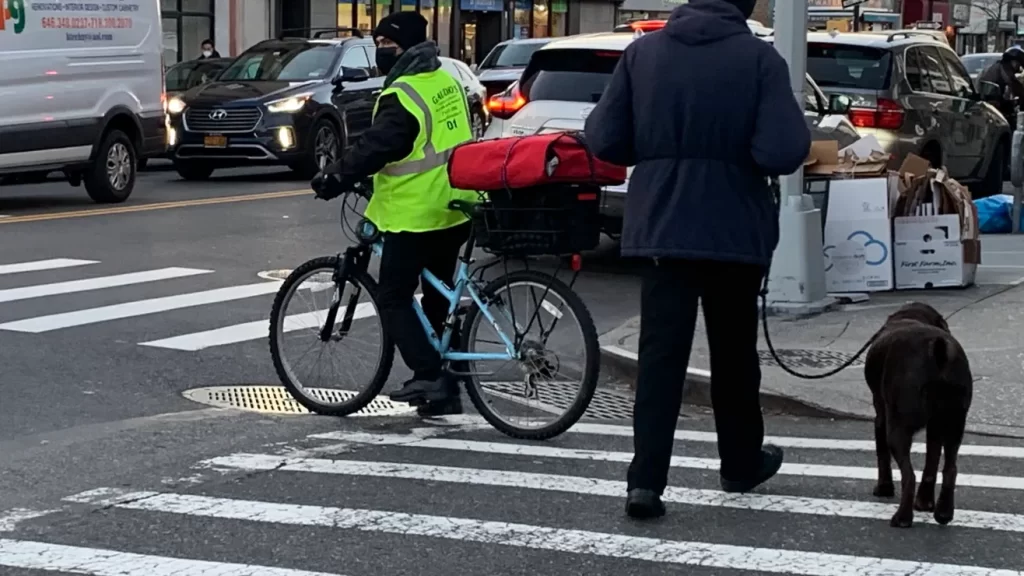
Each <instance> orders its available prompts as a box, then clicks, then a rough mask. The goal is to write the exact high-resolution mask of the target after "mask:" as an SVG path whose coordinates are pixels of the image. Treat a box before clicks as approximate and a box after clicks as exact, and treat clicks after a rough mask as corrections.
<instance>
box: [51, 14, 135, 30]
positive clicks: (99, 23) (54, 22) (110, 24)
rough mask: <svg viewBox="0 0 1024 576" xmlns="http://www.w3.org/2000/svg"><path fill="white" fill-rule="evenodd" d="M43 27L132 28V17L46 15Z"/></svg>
mask: <svg viewBox="0 0 1024 576" xmlns="http://www.w3.org/2000/svg"><path fill="white" fill-rule="evenodd" d="M42 23H43V28H78V29H88V28H98V29H109V28H131V27H132V19H131V18H113V17H111V18H91V17H83V18H74V17H56V16H46V17H44V18H43V19H42Z"/></svg>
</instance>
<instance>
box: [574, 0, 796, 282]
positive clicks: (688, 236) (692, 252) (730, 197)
mask: <svg viewBox="0 0 1024 576" xmlns="http://www.w3.org/2000/svg"><path fill="white" fill-rule="evenodd" d="M585 130H586V132H585V134H586V141H587V143H588V144H589V145H590V146H591V147H592V149H593V151H594V153H595V154H596V155H597V156H598V157H599V158H601V159H603V160H606V161H608V162H613V163H617V164H621V165H626V166H635V168H634V170H633V173H632V175H631V177H630V181H629V191H628V193H627V196H626V207H625V219H624V222H623V231H622V254H623V256H636V257H665V258H685V259H693V260H713V261H726V262H743V263H750V264H758V265H762V266H763V265H767V264H768V263H769V262H770V259H771V256H772V252H773V251H774V249H775V246H776V245H777V244H778V238H779V225H778V217H777V215H776V212H775V209H774V206H773V198H772V194H771V192H770V189H769V187H768V183H767V180H766V177H767V176H777V175H782V174H791V173H793V172H795V171H796V170H797V169H798V168H800V167H801V166H802V164H803V161H804V160H805V159H806V158H807V154H808V152H809V150H810V133H809V130H808V127H807V123H806V121H805V120H804V116H803V110H802V108H801V106H800V105H799V104H798V103H797V101H796V98H795V96H794V94H793V90H792V88H791V86H790V81H789V69H788V67H787V66H786V62H785V61H784V60H783V59H782V57H781V56H780V55H779V53H778V52H777V51H776V50H775V48H774V47H773V46H772V45H771V44H769V43H767V42H764V41H763V40H760V39H758V38H757V37H755V36H753V34H752V33H751V32H750V29H749V27H748V26H747V23H746V19H745V18H744V17H743V15H742V14H741V13H740V11H739V9H738V8H736V7H735V6H733V5H732V4H729V3H727V2H724V1H722V0H691V1H690V3H689V4H686V5H683V6H680V7H678V8H676V9H675V10H674V11H673V12H672V15H671V17H670V18H669V21H668V23H667V24H666V26H665V28H664V29H663V30H661V31H657V32H653V33H649V34H647V35H644V36H642V37H640V38H638V39H637V40H636V41H634V42H633V43H631V44H630V45H629V46H628V47H627V48H626V51H625V53H624V54H623V56H622V58H621V59H620V60H619V63H618V66H617V68H616V69H615V72H614V74H613V76H612V78H611V80H610V82H609V85H608V88H607V89H606V90H605V92H604V95H603V96H602V97H601V101H600V102H599V103H598V104H597V107H596V108H595V109H594V110H593V112H591V114H590V116H589V117H588V118H587V121H586V128H585Z"/></svg>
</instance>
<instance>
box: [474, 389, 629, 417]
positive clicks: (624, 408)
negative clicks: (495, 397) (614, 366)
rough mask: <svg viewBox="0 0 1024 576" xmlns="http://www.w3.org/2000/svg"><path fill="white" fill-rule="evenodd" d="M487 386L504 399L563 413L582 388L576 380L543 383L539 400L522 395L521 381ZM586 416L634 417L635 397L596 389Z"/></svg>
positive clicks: (538, 392) (538, 395) (538, 390)
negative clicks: (541, 405) (527, 398)
mask: <svg viewBox="0 0 1024 576" xmlns="http://www.w3.org/2000/svg"><path fill="white" fill-rule="evenodd" d="M483 386H484V389H487V390H493V391H495V392H497V393H499V394H501V397H502V398H503V399H505V400H509V401H511V402H517V403H520V404H523V405H524V406H536V405H537V404H544V405H547V406H550V407H551V408H553V409H554V410H557V411H558V412H560V413H561V412H564V411H565V410H567V409H568V408H569V406H571V405H572V402H573V400H574V399H575V398H576V393H577V392H578V391H579V383H577V382H544V383H542V384H539V385H538V386H537V399H535V400H530V401H527V400H526V399H525V398H522V395H523V383H522V382H484V383H483ZM584 417H585V418H593V419H595V420H631V419H632V418H633V399H632V398H629V397H627V396H622V395H620V394H616V393H614V392H608V391H605V390H601V389H600V388H598V389H597V391H596V392H594V398H593V399H592V400H591V401H590V406H588V407H587V411H586V413H585V414H584Z"/></svg>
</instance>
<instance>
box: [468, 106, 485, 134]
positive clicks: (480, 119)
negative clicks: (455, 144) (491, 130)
mask: <svg viewBox="0 0 1024 576" xmlns="http://www.w3.org/2000/svg"><path fill="white" fill-rule="evenodd" d="M472 120H473V125H472V129H473V138H474V139H475V140H479V139H481V138H483V137H484V130H486V129H487V120H486V119H485V118H484V112H483V109H481V108H480V107H479V106H474V107H473V112H472Z"/></svg>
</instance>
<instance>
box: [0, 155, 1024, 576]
mask: <svg viewBox="0 0 1024 576" xmlns="http://www.w3.org/2000/svg"><path fill="white" fill-rule="evenodd" d="M304 187H305V184H304V183H303V182H301V181H294V180H291V179H290V178H289V176H288V175H287V174H280V173H274V172H256V173H249V174H248V175H245V174H231V173H228V174H226V175H224V176H220V175H218V177H216V178H214V179H213V180H211V181H210V182H208V183H205V184H202V185H197V184H194V183H188V184H186V183H183V182H181V181H179V180H177V177H176V176H175V175H174V173H172V172H161V171H157V172H147V173H144V174H143V175H142V176H141V179H140V182H139V184H138V187H137V190H136V192H135V195H134V196H133V198H132V199H131V200H130V202H128V203H126V204H124V205H119V206H113V207H110V206H107V207H97V206H95V205H93V204H91V203H89V202H88V200H87V199H85V196H84V193H83V192H82V191H81V190H78V189H74V188H70V187H68V186H67V185H66V184H64V183H60V182H51V183H47V184H42V185H36V186H5V187H2V188H0V215H4V216H5V218H0V234H2V235H3V239H4V242H2V243H0V350H2V354H3V358H4V360H5V365H4V367H5V370H4V376H3V378H2V380H0V383H2V384H0V574H2V575H4V576H7V575H30V574H31V575H34V574H44V573H45V574H50V573H76V574H97V575H98V574H104V575H106V574H111V575H113V574H117V575H120V576H137V575H143V574H144V575H145V576H150V575H152V574H175V575H177V574H194V575H212V574H218V575H224V574H230V575H232V576H240V575H260V576H262V575H273V574H279V575H282V576H304V575H306V574H310V573H311V572H310V571H313V572H318V573H326V574H344V575H346V576H370V575H375V574H392V573H393V574H416V575H434V574H436V575H438V576H441V575H447V574H452V573H465V574H467V575H468V574H526V573H529V574H594V575H601V574H608V575H613V574H614V575H619V574H668V573H678V572H679V570H680V568H682V569H683V570H685V572H686V573H687V574H696V575H698V576H703V575H711V574H734V573H735V574H760V573H784V574H813V575H817V574H821V575H823V576H825V575H827V576H833V575H838V574H856V575H858V576H861V575H879V576H880V575H882V574H886V575H891V574H950V575H952V574H985V575H990V576H995V574H997V573H995V572H991V571H989V570H988V569H990V568H1003V569H1006V570H1009V572H999V573H998V574H999V575H1000V576H1002V575H1006V576H1011V575H1015V574H1024V556H1022V555H1021V553H1020V549H1021V546H1020V544H1021V542H1022V540H1021V536H1020V535H1021V534H1022V533H1024V500H1022V499H1021V496H1020V494H1021V492H1020V491H1021V490H1022V489H1024V478H1019V477H1016V476H1015V474H1019V471H1020V470H1021V459H1022V458H1024V452H1022V449H1021V448H1019V447H1014V448H1012V449H1003V448H998V447H1000V446H1002V447H1010V446H1016V445H1013V444H1012V442H1010V441H1003V440H999V439H992V438H976V437H974V438H970V439H969V441H970V442H971V443H973V444H976V445H985V446H995V447H996V448H972V449H970V450H966V451H965V452H966V453H965V455H964V456H963V458H962V460H961V466H960V471H961V488H960V490H959V491H958V504H959V506H960V508H961V510H962V511H963V512H961V513H960V515H959V516H958V518H957V520H956V521H954V525H953V526H950V527H947V528H938V527H936V526H934V525H931V524H928V523H926V522H925V521H924V519H925V518H926V515H921V514H919V518H921V519H922V522H921V524H920V525H919V526H917V527H915V528H914V529H912V530H911V531H901V532H891V531H890V529H889V528H888V522H887V518H888V516H889V515H891V512H892V508H893V506H892V504H890V503H879V502H877V501H876V500H875V499H873V498H872V497H871V496H870V490H871V481H870V478H871V477H872V475H873V470H872V468H871V467H872V465H873V461H874V457H873V455H872V453H871V449H872V448H871V446H872V444H871V442H870V438H871V431H870V428H869V427H868V425H866V424H864V423H848V422H831V421H815V420H802V419H793V418H787V417H782V416H777V417H772V418H771V420H770V421H769V432H770V433H772V434H775V435H780V436H791V437H801V438H812V439H813V438H817V439H830V438H831V439H840V440H842V441H840V442H830V441H821V440H818V441H812V442H811V443H810V444H808V441H807V440H800V439H794V438H789V439H788V440H785V441H784V442H783V443H784V445H785V446H787V447H789V448H790V449H789V452H788V454H789V456H788V462H790V463H794V464H798V465H801V466H797V467H795V468H790V469H787V471H788V473H787V474H785V475H783V476H780V477H779V478H778V479H776V480H775V481H773V482H772V483H771V484H770V485H769V486H767V487H766V488H764V489H763V490H761V491H760V492H759V495H755V496H751V497H725V496H723V495H722V494H721V493H719V492H716V491H715V490H716V488H717V477H716V473H715V470H716V469H717V460H715V457H716V453H715V448H714V444H713V436H710V435H708V434H706V432H707V431H709V430H711V429H712V423H711V421H710V419H709V418H708V417H707V415H706V414H705V413H703V412H699V411H698V412H694V413H692V414H691V418H689V419H688V420H686V421H685V422H684V426H682V429H685V430H686V431H689V432H693V431H704V432H705V433H703V434H689V435H684V436H683V438H682V441H679V442H677V445H676V453H677V455H679V456H680V457H683V458H680V459H678V460H677V462H676V464H677V466H675V467H674V468H673V471H672V476H671V485H672V486H674V488H673V490H672V491H671V492H670V495H669V498H668V499H669V501H670V503H669V507H670V516H669V517H668V518H666V519H665V520H663V521H661V522H656V523H652V524H635V523H632V522H630V521H627V520H626V519H624V518H623V517H622V514H621V506H622V496H623V492H624V486H623V485H622V484H621V482H622V480H623V477H624V472H625V466H626V462H627V461H628V458H629V453H630V450H631V445H632V443H631V440H630V438H629V436H628V435H629V430H628V427H626V425H627V424H628V420H627V419H626V418H628V414H629V408H630V407H629V405H628V402H624V401H623V400H621V399H619V398H618V397H615V396H614V395H609V394H608V393H602V394H605V395H603V396H602V397H601V398H600V402H598V404H600V406H597V407H595V410H594V411H593V412H592V414H591V415H592V416H594V417H595V419H591V420H588V422H587V423H588V424H598V425H604V426H597V427H594V426H591V427H586V426H577V427H576V428H574V430H573V431H572V432H571V433H569V434H566V435H565V436H563V437H560V438H558V439H556V440H554V441H551V442H548V443H544V444H533V443H527V442H516V441H513V440H511V439H509V438H507V437H505V436H503V435H501V434H499V433H497V432H495V431H493V430H491V429H489V428H487V427H485V426H480V425H479V423H478V422H477V423H476V424H474V423H473V422H471V421H466V420H459V421H456V422H448V423H447V424H448V426H438V423H432V424H431V423H423V422H421V421H418V420H416V419H413V418H410V417H408V416H392V417H386V418H365V417H363V418H350V419H346V420H341V421H339V420H335V419H329V418H318V417H309V416H270V415H263V414H257V413H252V412H242V411H235V410H218V409H211V408H208V407H206V406H204V405H200V404H196V403H194V402H192V401H190V400H188V399H186V398H185V397H184V396H183V393H184V392H186V391H187V390H191V389H195V388H198V387H205V386H221V385H276V384H277V378H276V376H275V374H274V372H273V369H272V367H271V363H270V359H269V353H268V351H267V346H266V331H265V328H261V327H260V326H259V324H260V323H261V322H262V321H264V320H265V319H266V318H267V316H268V314H269V309H270V304H271V300H272V298H273V291H274V290H275V289H276V288H274V286H272V285H270V287H269V288H266V289H264V288H262V286H266V285H269V284H268V283H269V282H270V281H268V280H266V279H263V278H261V277H260V276H258V274H259V273H260V272H261V271H267V270H279V269H290V268H293V267H294V266H296V265H297V264H299V263H301V262H303V261H305V260H307V259H309V258H312V257H315V256H319V255H324V254H331V253H335V252H338V251H339V250H341V249H343V247H344V246H345V240H344V237H343V236H342V234H341V231H340V228H339V225H338V205H337V203H331V204H328V203H323V202H320V201H315V200H314V199H312V197H311V195H310V194H309V193H308V192H305V191H303V189H304ZM290 191H294V194H286V193H287V192H290ZM612 254H613V250H610V249H609V248H608V247H605V251H604V253H603V254H598V255H596V256H593V257H588V258H587V259H586V262H585V266H584V268H585V271H584V274H583V276H582V277H581V278H580V280H579V281H578V282H577V284H576V288H577V290H578V291H579V292H580V293H581V295H582V297H583V299H584V301H585V302H586V303H587V305H588V307H589V308H590V310H591V312H592V314H593V316H594V317H595V319H596V321H597V324H598V329H599V331H605V330H609V329H611V328H613V327H615V326H617V325H619V324H620V323H621V322H622V321H624V320H625V319H626V318H627V317H628V316H631V315H633V314H634V313H635V303H636V301H637V298H638V286H637V280H636V278H635V276H634V275H631V274H630V272H635V269H633V268H632V267H631V266H630V265H629V264H628V263H623V262H620V261H617V260H616V259H615V258H614V257H613V256H612ZM126 275H130V276H126ZM251 286H256V288H251ZM241 287H246V288H241ZM211 290H217V292H209V291H211ZM264 290H265V291H264ZM256 293H258V294H256ZM210 294H214V296H211V295H210ZM254 294H255V295H254ZM254 325H255V326H256V329H251V327H252V326H254ZM226 327H232V328H231V329H232V330H233V331H234V333H235V334H240V336H238V337H237V339H238V341H236V342H234V343H230V344H224V345H214V346H207V347H202V346H191V348H193V349H188V348H190V346H180V345H179V346H177V347H173V346H167V345H166V344H165V345H154V343H160V342H164V343H166V341H167V339H169V338H176V340H175V342H178V343H181V342H183V341H184V342H193V343H195V342H196V341H197V340H196V338H197V337H196V335H197V334H199V333H204V332H207V331H210V330H215V329H224V328H226ZM183 348H185V349H183ZM405 375H406V373H405V371H404V370H401V369H398V370H396V371H395V373H394V375H393V378H392V385H394V384H397V382H399V381H400V380H401V379H402V378H403V377H405ZM467 422H468V424H467ZM424 429H427V430H428V431H424ZM367 432H370V433H371V434H366V433H367ZM325 434H326V436H324V435H325ZM314 435H315V436H314ZM282 456H288V459H282ZM211 459H213V460H211ZM918 466H920V463H918ZM325 475H326V476H325ZM157 493H159V494H157ZM968 511H971V512H968ZM683 566H685V568H683ZM269 567H277V568H279V570H277V571H274V570H271V569H270V568H269ZM303 571H305V572H303Z"/></svg>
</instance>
